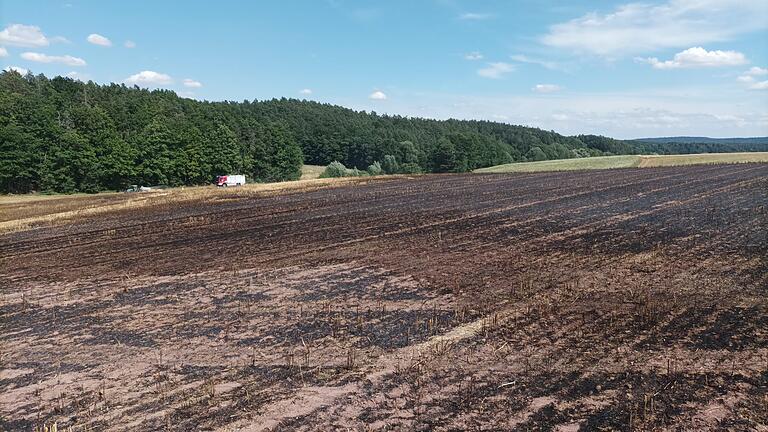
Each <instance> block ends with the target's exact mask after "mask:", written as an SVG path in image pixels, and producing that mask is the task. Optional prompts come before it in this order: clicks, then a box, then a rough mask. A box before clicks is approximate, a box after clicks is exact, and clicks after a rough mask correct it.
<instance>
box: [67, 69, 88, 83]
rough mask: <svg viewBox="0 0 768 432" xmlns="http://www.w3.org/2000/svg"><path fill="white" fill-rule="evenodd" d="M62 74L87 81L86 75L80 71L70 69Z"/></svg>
mask: <svg viewBox="0 0 768 432" xmlns="http://www.w3.org/2000/svg"><path fill="white" fill-rule="evenodd" d="M64 76H65V77H67V78H72V79H73V80H78V81H83V82H85V81H88V75H86V74H83V73H81V72H76V71H72V72H70V73H68V74H66V75H64Z"/></svg>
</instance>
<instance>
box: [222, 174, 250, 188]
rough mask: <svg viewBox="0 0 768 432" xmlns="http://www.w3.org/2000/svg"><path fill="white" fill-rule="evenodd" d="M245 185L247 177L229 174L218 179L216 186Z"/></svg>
mask: <svg viewBox="0 0 768 432" xmlns="http://www.w3.org/2000/svg"><path fill="white" fill-rule="evenodd" d="M244 184H245V176H244V175H241V174H227V175H222V176H218V177H216V186H219V187H227V186H242V185H244Z"/></svg>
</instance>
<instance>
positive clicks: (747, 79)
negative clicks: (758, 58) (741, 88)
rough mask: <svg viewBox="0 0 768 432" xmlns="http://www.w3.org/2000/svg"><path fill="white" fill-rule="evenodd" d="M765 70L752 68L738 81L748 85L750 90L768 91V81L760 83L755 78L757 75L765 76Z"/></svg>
mask: <svg viewBox="0 0 768 432" xmlns="http://www.w3.org/2000/svg"><path fill="white" fill-rule="evenodd" d="M764 70H765V69H761V68H752V69H750V70H748V71H747V72H745V74H744V75H741V76H739V77H737V78H736V81H738V82H740V83H742V84H744V85H746V86H747V88H748V89H750V90H768V81H758V80H756V79H755V77H754V76H755V75H764V74H763V71H764Z"/></svg>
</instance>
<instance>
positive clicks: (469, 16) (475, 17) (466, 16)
mask: <svg viewBox="0 0 768 432" xmlns="http://www.w3.org/2000/svg"><path fill="white" fill-rule="evenodd" d="M491 18H493V14H488V13H476V12H467V13H463V14H461V15H459V19H460V20H466V21H482V20H487V19H491Z"/></svg>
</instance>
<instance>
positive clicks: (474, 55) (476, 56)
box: [464, 51, 483, 60]
mask: <svg viewBox="0 0 768 432" xmlns="http://www.w3.org/2000/svg"><path fill="white" fill-rule="evenodd" d="M464 59H465V60H482V59H483V55H482V54H481V53H480V52H479V51H472V52H471V53H468V54H466V55H464Z"/></svg>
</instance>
